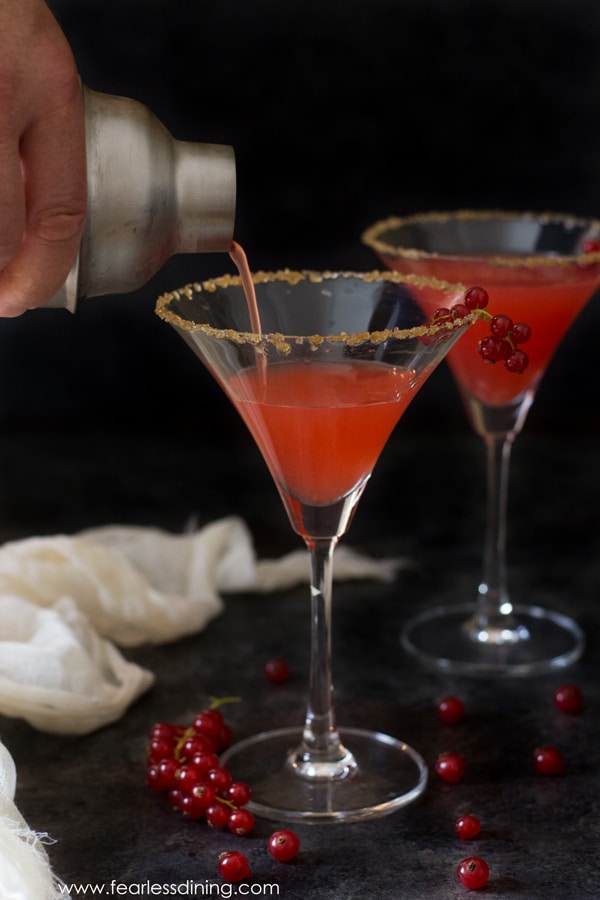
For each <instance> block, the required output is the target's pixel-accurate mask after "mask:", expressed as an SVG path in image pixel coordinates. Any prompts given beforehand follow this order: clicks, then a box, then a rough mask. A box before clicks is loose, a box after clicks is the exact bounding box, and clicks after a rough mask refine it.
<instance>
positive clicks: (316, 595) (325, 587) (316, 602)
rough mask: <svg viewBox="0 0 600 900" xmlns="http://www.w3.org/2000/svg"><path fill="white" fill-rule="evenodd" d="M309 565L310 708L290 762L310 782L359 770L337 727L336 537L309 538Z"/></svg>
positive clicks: (328, 779)
mask: <svg viewBox="0 0 600 900" xmlns="http://www.w3.org/2000/svg"><path fill="white" fill-rule="evenodd" d="M306 544H307V546H308V549H309V552H310V565H311V584H310V595H311V650H310V673H309V690H308V703H307V709H306V718H305V722H304V729H303V732H302V741H301V744H300V746H299V747H298V748H296V750H294V751H293V753H291V754H290V756H289V757H288V764H289V765H291V766H292V767H293V768H294V769H295V770H296V772H297V773H298V774H299V775H300V776H302V777H304V778H308V779H311V780H327V781H330V780H331V779H339V778H347V777H348V776H349V775H351V774H352V773H353V772H354V771H355V770H356V768H357V764H356V761H355V759H354V757H353V755H352V754H351V753H350V752H349V751H348V750H347V749H346V748H345V747H344V745H343V744H342V742H341V740H340V736H339V733H338V730H337V726H336V720H335V709H334V703H333V679H332V666H331V599H332V583H333V573H332V566H333V551H334V549H335V547H336V544H337V538H322V539H316V540H315V539H310V538H309V539H307V540H306Z"/></svg>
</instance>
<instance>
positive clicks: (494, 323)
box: [431, 287, 531, 375]
mask: <svg viewBox="0 0 600 900" xmlns="http://www.w3.org/2000/svg"><path fill="white" fill-rule="evenodd" d="M488 300H489V297H488V294H487V291H485V290H484V289H483V288H481V287H472V288H469V290H468V291H466V292H465V298H464V303H455V304H454V306H452V307H451V308H450V309H447V308H446V307H441V308H440V309H438V310H436V311H435V312H434V314H433V316H432V319H431V322H432V324H433V325H442V326H443V325H444V324H446V323H448V324H449V323H451V322H454V321H456V320H457V319H464V318H466V316H468V315H469V314H470V313H473V312H477V314H478V316H479V317H480V318H482V319H487V320H488V321H489V323H490V331H491V334H489V335H488V336H487V337H484V338H482V340H480V341H479V345H478V348H477V349H478V351H479V355H480V356H481V358H482V359H483V360H484V361H485V362H487V363H491V364H494V363H497V362H503V363H504V367H505V369H507V370H508V371H509V372H514V373H516V374H518V375H520V374H521V372H523V371H524V370H525V369H526V368H527V366H528V365H529V357H528V355H527V353H525V351H524V350H522V349H521V347H520V345H521V344H525V343H527V341H528V340H529V338H530V337H531V328H530V327H529V325H527V324H526V323H525V322H513V320H512V319H511V318H509V316H505V315H502V314H500V315H496V316H492V315H491V313H489V312H488V311H487V310H486V306H487V305H488Z"/></svg>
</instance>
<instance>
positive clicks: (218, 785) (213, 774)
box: [206, 767, 233, 794]
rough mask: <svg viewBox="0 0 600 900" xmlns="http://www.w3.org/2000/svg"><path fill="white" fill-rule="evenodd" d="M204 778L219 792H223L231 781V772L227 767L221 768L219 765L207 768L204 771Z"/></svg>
mask: <svg viewBox="0 0 600 900" xmlns="http://www.w3.org/2000/svg"><path fill="white" fill-rule="evenodd" d="M206 780H207V781H208V783H209V784H212V786H213V787H214V788H215V789H216V791H217V793H219V794H225V792H226V791H227V790H228V789H229V788H230V787H231V784H232V782H233V778H232V777H231V772H229V770H228V769H222V768H220V767H218V768H216V769H209V770H208V772H207V773H206Z"/></svg>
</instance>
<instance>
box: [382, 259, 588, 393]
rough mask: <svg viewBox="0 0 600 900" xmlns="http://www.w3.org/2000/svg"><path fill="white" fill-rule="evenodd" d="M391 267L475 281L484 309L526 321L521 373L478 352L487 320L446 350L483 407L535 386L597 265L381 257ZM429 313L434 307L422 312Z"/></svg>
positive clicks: (461, 380)
mask: <svg viewBox="0 0 600 900" xmlns="http://www.w3.org/2000/svg"><path fill="white" fill-rule="evenodd" d="M382 259H383V260H384V261H385V264H386V265H387V266H388V267H389V268H390V269H397V270H399V271H403V272H407V271H411V272H415V273H417V274H421V275H427V276H429V277H430V278H431V277H435V278H441V279H444V280H448V281H453V282H455V281H462V282H463V283H468V284H470V285H473V284H478V285H480V286H481V287H483V288H485V289H486V291H487V292H488V294H489V298H490V300H489V304H488V307H487V309H488V311H489V312H490V313H491V314H492V315H496V314H499V313H502V314H503V315H507V316H510V318H511V319H513V321H514V322H526V323H527V324H528V325H529V326H530V327H531V338H530V340H529V341H528V342H527V343H526V344H524V345H523V350H525V351H526V352H527V354H528V356H529V365H528V367H527V368H526V369H525V371H524V372H523V373H522V374H521V375H518V376H517V375H515V374H514V373H511V372H507V371H506V369H505V368H504V366H503V365H502V364H496V365H485V364H483V363H482V360H481V357H480V356H479V354H478V352H477V345H478V343H479V341H480V340H481V339H482V338H483V337H486V335H488V334H489V333H490V330H489V324H488V323H487V322H476V323H475V324H474V325H472V326H471V328H470V329H469V330H468V332H467V334H465V335H464V336H463V337H462V338H461V340H460V341H459V342H458V343H457V344H456V345H455V346H454V347H453V348H452V349H451V350H450V352H449V354H448V357H447V359H448V363H449V365H450V368H451V369H452V373H453V375H454V377H455V379H456V381H457V382H458V383H459V384H460V385H462V387H463V389H464V390H466V391H468V393H470V394H471V395H473V396H474V397H476V398H477V399H478V400H479V401H480V402H481V403H484V404H486V405H487V406H503V405H509V404H511V403H514V402H515V401H516V400H518V399H519V398H520V397H521V395H522V394H524V393H525V391H527V390H530V389H535V387H536V386H537V384H538V383H539V381H540V379H541V377H542V375H543V374H544V371H545V369H546V367H547V365H548V363H549V362H550V359H551V357H552V355H553V353H554V351H555V350H556V348H557V346H558V344H559V343H560V341H561V340H562V338H563V337H564V335H565V333H566V331H567V330H568V328H569V326H570V325H571V323H572V322H573V320H574V319H575V318H576V317H577V315H578V314H579V312H580V311H581V310H582V309H583V307H584V306H585V304H586V303H587V301H588V300H589V298H590V297H591V295H592V294H593V293H594V291H595V290H596V288H597V287H598V283H599V281H600V278H599V267H598V265H590V266H584V265H579V264H577V263H573V264H571V265H567V264H564V263H563V264H560V265H557V264H553V263H552V259H551V258H549V260H548V265H536V266H527V265H523V266H515V265H507V266H504V265H491V264H490V263H487V262H485V261H484V260H478V259H473V258H468V257H467V258H464V259H457V260H444V259H431V258H430V259H427V260H426V261H420V260H418V259H415V260H413V259H406V258H403V259H399V258H398V257H393V256H382ZM433 312H434V309H433V307H432V308H431V309H427V310H426V313H427V314H429V315H430V314H432V313H433Z"/></svg>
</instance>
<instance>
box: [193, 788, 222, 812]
mask: <svg viewBox="0 0 600 900" xmlns="http://www.w3.org/2000/svg"><path fill="white" fill-rule="evenodd" d="M192 796H193V797H195V798H196V801H197V803H198V804H199V805H201V806H202V808H203V809H208V807H209V806H212V805H213V803H214V802H215V800H216V797H217V792H216V790H215V789H214V787H213V786H212V784H206V783H205V782H202V784H195V785H194V787H193V788H192Z"/></svg>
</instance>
